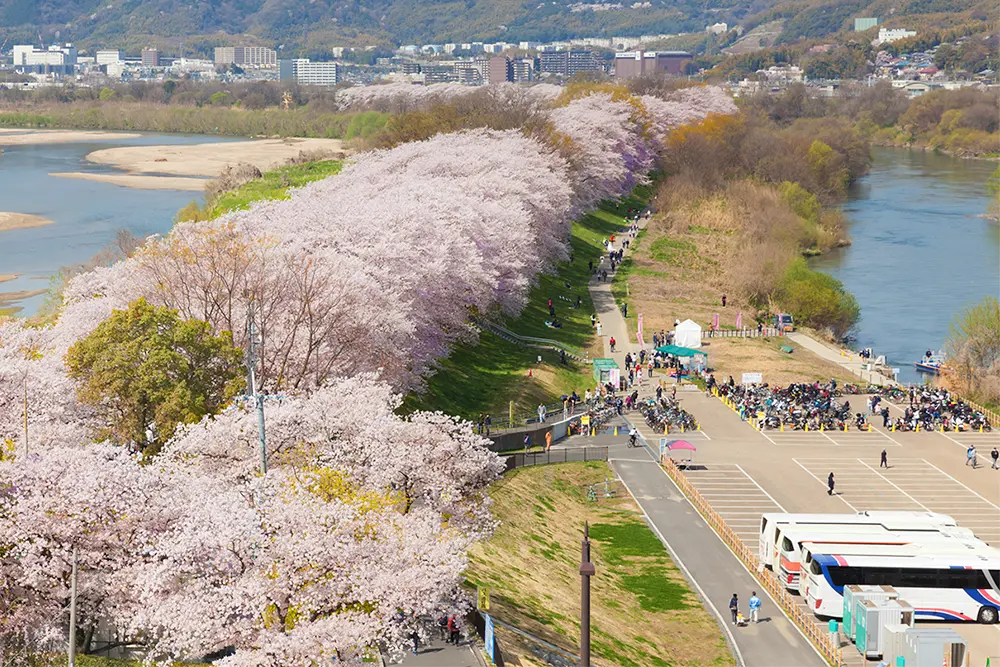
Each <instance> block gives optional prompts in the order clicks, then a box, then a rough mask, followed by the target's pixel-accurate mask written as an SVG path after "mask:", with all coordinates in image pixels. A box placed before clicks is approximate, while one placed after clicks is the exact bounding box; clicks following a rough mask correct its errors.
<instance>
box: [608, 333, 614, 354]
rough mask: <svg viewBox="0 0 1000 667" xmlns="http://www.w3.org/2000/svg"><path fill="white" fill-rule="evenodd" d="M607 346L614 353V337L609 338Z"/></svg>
mask: <svg viewBox="0 0 1000 667" xmlns="http://www.w3.org/2000/svg"><path fill="white" fill-rule="evenodd" d="M608 344H610V345H611V351H612V352H614V351H615V337H614V336H612V337H611V340H609V341H608Z"/></svg>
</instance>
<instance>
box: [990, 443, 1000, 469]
mask: <svg viewBox="0 0 1000 667" xmlns="http://www.w3.org/2000/svg"><path fill="white" fill-rule="evenodd" d="M990 456H991V457H993V469H994V470H1000V465H997V460H998V459H1000V451H997V448H996V447H994V448H993V451H992V452H990Z"/></svg>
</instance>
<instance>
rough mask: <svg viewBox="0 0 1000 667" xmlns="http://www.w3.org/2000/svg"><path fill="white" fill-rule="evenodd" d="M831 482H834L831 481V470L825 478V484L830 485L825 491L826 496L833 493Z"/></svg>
mask: <svg viewBox="0 0 1000 667" xmlns="http://www.w3.org/2000/svg"><path fill="white" fill-rule="evenodd" d="M833 484H834V482H833V473H832V472H831V473H830V476H829V477H827V478H826V485H827V486H828V487H830V489H829V490H828V491H827V492H826V495H828V496H832V495H833Z"/></svg>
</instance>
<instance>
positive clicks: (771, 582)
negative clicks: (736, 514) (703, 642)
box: [660, 458, 843, 667]
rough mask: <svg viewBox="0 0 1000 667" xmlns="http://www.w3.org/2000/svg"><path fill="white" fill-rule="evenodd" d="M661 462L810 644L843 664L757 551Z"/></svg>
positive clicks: (678, 473) (837, 665) (838, 651)
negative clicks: (768, 569) (761, 560)
mask: <svg viewBox="0 0 1000 667" xmlns="http://www.w3.org/2000/svg"><path fill="white" fill-rule="evenodd" d="M660 465H661V466H662V467H663V469H664V470H665V471H666V473H667V475H669V476H670V479H672V480H673V481H674V484H676V485H677V488H679V489H680V490H681V492H682V493H683V494H684V495H685V496H687V499H688V500H689V501H690V502H691V504H692V505H693V506H694V508H695V509H697V510H698V512H699V513H700V514H701V515H702V517H704V519H705V522H706V523H708V525H709V526H711V527H712V530H714V531H715V532H716V533H717V534H718V535H719V537H721V538H722V541H723V542H725V543H726V545H727V546H728V547H729V548H730V549H731V550H732V552H733V553H734V554H736V557H737V558H739V559H740V560H741V561H742V562H743V564H744V565H746V568H747V570H749V572H750V573H751V574H752V575H753V577H754V579H756V580H757V582H758V583H759V584H760V585H761V587H762V588H764V589H765V590H767V592H768V593H770V594H771V597H772V598H773V599H774V600H775V601H776V602H777V603H778V604H779V605H780V606H781V608H782V609H783V610H784V611H785V613H786V614H787V615H788V618H790V619H791V621H792V622H793V623H794V624H795V625H796V626H797V627H798V628H799V630H801V631H802V634H803V635H805V636H806V637H807V638H808V639H809V641H810V642H812V644H813V646H815V647H816V649H817V650H818V651H819V652H820V655H822V656H823V658H825V659H826V661H827V662H829V663H830V664H831V665H833V667H842V665H843V654H842V650H841V648H840V646H834V644H833V641H832V639H831V637H830V635H829V633H827V632H824V631H822V630H821V629H820V627H819V626H818V625H817V624H816V623H815V621H814V620H813V617H812V616H811V615H809V614H808V613H807V612H806V611H805V610H803V609H802V607H801V606H800V605H798V604H796V602H795V600H794V599H793V598H792V595H791V594H790V593H789V592H788V591H786V590H785V588H784V587H783V586H782V585H781V583H780V582H779V581H778V580H777V579H775V578H774V577H770V576H767V574H765V573H764V572H763V566H762V565H761V564H760V560H759V558H758V557H757V554H755V553H754V552H753V551H752V550H751V549H750V548H749V547H748V546H747V545H746V544H744V543H743V540H741V539H740V537H739V536H738V535H737V534H736V533H735V532H734V531H733V529H732V528H730V527H729V524H727V523H726V521H725V519H723V518H722V517H721V516H720V515H719V513H718V512H716V511H715V509H714V508H713V507H712V506H711V505H710V504H709V503H708V501H706V500H705V498H704V497H703V496H702V495H701V493H699V491H698V489H696V488H695V487H694V485H693V484H691V482H690V481H688V479H687V477H685V476H684V474H683V473H682V472H681V471H680V469H679V468H678V467H677V466H676V465H675V464H674V462H673V461H671V460H670V459H669V458H665V459H662V460H661V461H660Z"/></svg>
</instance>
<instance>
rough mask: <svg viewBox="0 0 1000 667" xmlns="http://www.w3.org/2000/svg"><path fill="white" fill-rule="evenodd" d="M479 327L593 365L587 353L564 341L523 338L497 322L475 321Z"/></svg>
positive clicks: (529, 345) (517, 343) (511, 340)
mask: <svg viewBox="0 0 1000 667" xmlns="http://www.w3.org/2000/svg"><path fill="white" fill-rule="evenodd" d="M473 322H475V323H476V324H477V325H478V326H479V327H481V328H483V329H486V330H488V331H490V332H491V333H493V334H495V335H497V336H500V337H501V338H503V339H504V340H508V341H510V342H511V343H514V344H516V345H521V346H524V347H535V348H538V349H541V350H552V351H554V352H560V351H562V352H565V353H566V356H568V357H570V358H571V359H575V360H576V361H579V362H580V363H584V364H589V363H593V361H592V360H591V359H590V357H589V356H587V354H586V353H584V352H581V351H580V350H577V349H576V348H574V347H572V346H570V345H567V344H566V343H563V342H562V341H558V340H553V339H551V338H536V337H534V336H522V335H520V334H516V333H514V332H513V331H511V330H510V329H507V328H506V327H503V326H500V325H499V324H497V323H495V322H490V321H487V320H480V319H473Z"/></svg>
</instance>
